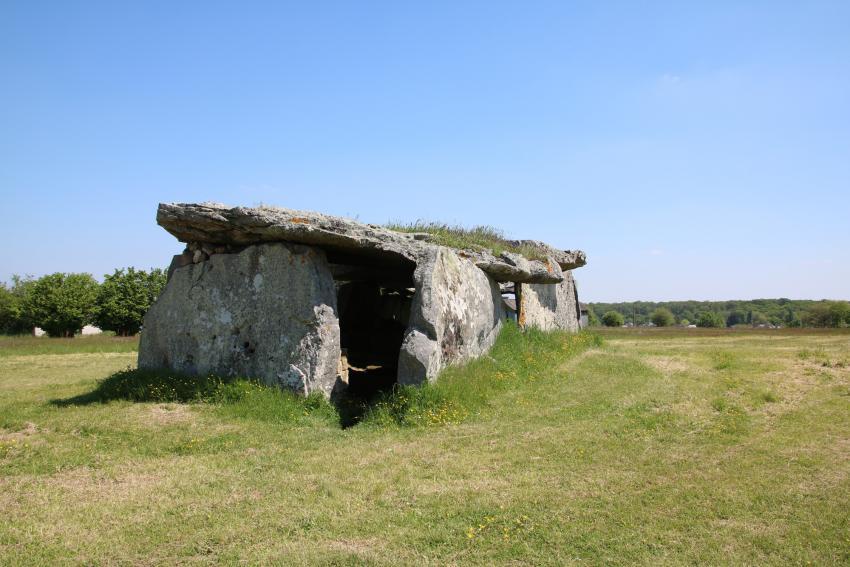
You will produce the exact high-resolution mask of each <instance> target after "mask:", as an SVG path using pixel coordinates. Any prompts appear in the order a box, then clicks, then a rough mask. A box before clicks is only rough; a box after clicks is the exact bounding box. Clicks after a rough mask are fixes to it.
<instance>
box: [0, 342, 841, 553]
mask: <svg viewBox="0 0 850 567" xmlns="http://www.w3.org/2000/svg"><path fill="white" fill-rule="evenodd" d="M600 334H601V336H602V339H601V340H600V338H599V336H598V335H590V334H581V335H566V334H561V333H552V334H544V333H538V332H529V333H521V332H519V330H517V329H516V328H515V327H512V326H508V327H507V328H506V329H505V331H503V333H502V336H501V337H500V339H499V341H498V343H497V345H496V347H495V348H494V350H493V351H492V352H491V355H490V356H488V357H484V358H482V359H480V360H478V361H475V362H473V363H471V364H469V365H467V366H465V367H461V368H453V369H450V370H449V371H448V372H446V373H445V374H444V375H443V376H441V378H440V381H438V383H437V384H436V385H434V386H432V387H428V388H425V389H423V390H419V391H413V390H402V391H399V392H397V393H396V394H394V395H391V396H387V397H385V398H383V399H381V400H378V401H377V402H375V403H373V404H371V405H370V406H368V407H363V408H359V411H351V408H346V407H341V408H335V407H333V406H331V405H330V404H327V403H325V402H324V401H322V400H317V399H309V400H301V399H295V398H294V397H292V396H289V395H287V394H284V393H280V392H277V391H271V390H269V389H267V388H262V387H259V386H257V385H255V384H252V383H250V382H245V381H237V382H221V381H219V382H215V381H212V382H210V381H203V380H196V381H193V380H188V379H184V378H181V377H178V379H176V380H175V381H173V382H169V381H168V380H163V379H161V377H160V376H158V375H149V374H144V373H139V372H137V371H134V370H133V369H132V368H133V366H134V365H135V356H136V355H135V352H134V349H135V348H136V346H135V345H136V342H135V341H134V340H133V339H116V338H107V337H104V338H93V339H89V338H85V339H83V338H78V339H33V338H14V339H12V338H0V517H2V518H3V521H2V522H0V564H3V565H43V564H81V563H82V564H133V565H148V564H221V563H224V564H241V563H246V564H268V563H273V564H297V565H303V564H317V565H446V564H448V565H452V564H458V565H461V564H463V565H466V564H473V565H476V564H477V565H492V564H518V565H523V564H529V565H531V564H533V565H565V564H566V565H569V564H593V565H595V564H600V565H601V564H605V565H611V564H613V565H633V564H644V565H679V564H694V563H699V564H732V565H734V564H762V565H764V564H768V565H770V564H772V565H788V564H819V565H824V564H825V565H830V564H847V563H850V514H848V510H850V334H849V333H848V332H846V331H840V330H836V331H819V332H807V331H804V330H801V331H793V332H791V331H787V332H777V331H762V332H756V331H753V332H745V331H723V330H706V331H704V332H703V331H702V330H671V331H662V330H657V331H655V332H641V331H623V330H614V331H603V332H601V333H600ZM355 409H358V408H355ZM352 415H354V417H353V418H352Z"/></svg>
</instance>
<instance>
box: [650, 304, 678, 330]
mask: <svg viewBox="0 0 850 567" xmlns="http://www.w3.org/2000/svg"><path fill="white" fill-rule="evenodd" d="M649 320H650V321H652V322H653V323H654V324H655V326H656V327H669V326H670V325H672V324H673V323H675V322H676V319H675V318H674V317H673V313H671V312H670V310H669V309H667V308H666V307H659V308H658V309H656V310H655V311H653V312H652V315H650V316H649Z"/></svg>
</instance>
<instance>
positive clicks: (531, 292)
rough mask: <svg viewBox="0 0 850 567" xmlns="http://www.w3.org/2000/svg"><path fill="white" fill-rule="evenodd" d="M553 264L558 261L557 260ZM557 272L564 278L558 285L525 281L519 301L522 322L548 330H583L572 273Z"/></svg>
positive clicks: (525, 324) (521, 287)
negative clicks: (580, 326) (580, 323)
mask: <svg viewBox="0 0 850 567" xmlns="http://www.w3.org/2000/svg"><path fill="white" fill-rule="evenodd" d="M553 263H555V262H554V260H553ZM556 271H557V272H558V273H559V274H561V275H562V276H563V281H562V282H561V283H558V284H555V285H540V284H521V285H520V290H519V295H518V296H517V299H518V302H519V303H520V304H521V305H520V307H519V313H520V324H521V325H523V326H526V327H537V328H538V329H542V330H544V331H551V330H554V329H561V330H564V331H578V330H579V313H580V310H579V304H578V293H577V291H576V286H575V281H574V280H573V275H572V272H570V271H567V272H561V270H560V268H556Z"/></svg>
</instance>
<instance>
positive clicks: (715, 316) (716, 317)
mask: <svg viewBox="0 0 850 567" xmlns="http://www.w3.org/2000/svg"><path fill="white" fill-rule="evenodd" d="M725 326H726V320H725V319H724V318H723V315H721V314H720V313H715V312H713V311H703V312H702V313H700V314H699V318H698V319H697V327H716V328H722V327H725Z"/></svg>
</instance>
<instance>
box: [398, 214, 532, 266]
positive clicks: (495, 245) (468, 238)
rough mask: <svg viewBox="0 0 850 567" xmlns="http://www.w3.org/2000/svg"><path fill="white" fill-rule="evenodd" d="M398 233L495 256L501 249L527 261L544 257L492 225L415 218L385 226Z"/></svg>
mask: <svg viewBox="0 0 850 567" xmlns="http://www.w3.org/2000/svg"><path fill="white" fill-rule="evenodd" d="M386 227H387V228H389V229H390V230H395V231H397V232H423V233H427V234H430V235H431V236H432V237H433V242H434V243H435V244H440V245H442V246H448V247H450V248H457V249H460V250H464V249H472V250H483V251H489V252H490V253H492V254H493V255H494V256H498V255H499V254H501V253H502V252H513V253H516V254H520V255H522V256H525V257H526V258H528V259H530V260H546V255H545V254H543V253H541V252H540V250H539V249H538V248H536V247H534V246H526V245H519V246H518V245H515V244H513V243H512V242H511V241H510V240H509V239H508V238H506V237H505V234H504V232H502V231H501V230H500V229H498V228H495V227H492V226H475V227H472V228H466V227H463V226H460V225H451V224H446V223H441V222H434V221H423V220H418V221H416V222H411V223H403V222H390V223H387V225H386Z"/></svg>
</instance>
